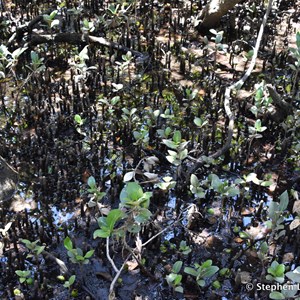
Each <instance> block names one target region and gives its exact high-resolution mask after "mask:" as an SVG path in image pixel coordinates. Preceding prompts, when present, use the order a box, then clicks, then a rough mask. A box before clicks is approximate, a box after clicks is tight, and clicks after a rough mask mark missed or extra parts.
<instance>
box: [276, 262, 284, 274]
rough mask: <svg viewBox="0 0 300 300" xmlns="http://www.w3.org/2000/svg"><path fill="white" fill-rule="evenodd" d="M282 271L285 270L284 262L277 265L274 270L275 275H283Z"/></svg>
mask: <svg viewBox="0 0 300 300" xmlns="http://www.w3.org/2000/svg"><path fill="white" fill-rule="evenodd" d="M284 271H285V265H284V264H280V265H278V266H277V268H276V272H275V273H276V277H281V276H284Z"/></svg>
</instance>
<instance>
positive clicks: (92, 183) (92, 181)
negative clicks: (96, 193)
mask: <svg viewBox="0 0 300 300" xmlns="http://www.w3.org/2000/svg"><path fill="white" fill-rule="evenodd" d="M87 184H88V186H89V187H90V188H95V187H96V180H95V177H93V176H90V177H89V178H88V181H87Z"/></svg>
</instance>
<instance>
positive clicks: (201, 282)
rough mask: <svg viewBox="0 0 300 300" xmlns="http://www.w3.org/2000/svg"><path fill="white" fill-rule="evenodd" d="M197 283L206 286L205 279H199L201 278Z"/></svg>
mask: <svg viewBox="0 0 300 300" xmlns="http://www.w3.org/2000/svg"><path fill="white" fill-rule="evenodd" d="M197 284H198V285H199V286H201V287H204V286H205V281H204V280H203V279H199V280H197Z"/></svg>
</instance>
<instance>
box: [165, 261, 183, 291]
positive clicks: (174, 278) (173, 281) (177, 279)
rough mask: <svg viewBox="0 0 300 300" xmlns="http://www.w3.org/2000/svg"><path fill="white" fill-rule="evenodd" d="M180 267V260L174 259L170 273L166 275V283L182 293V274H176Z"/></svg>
mask: <svg viewBox="0 0 300 300" xmlns="http://www.w3.org/2000/svg"><path fill="white" fill-rule="evenodd" d="M181 268H182V261H176V262H175V264H174V265H173V267H172V270H171V273H170V274H169V275H167V276H166V280H167V282H168V285H169V286H171V287H172V288H173V290H174V291H175V292H179V293H183V287H182V285H181V280H182V275H181V274H178V273H179V272H180V270H181Z"/></svg>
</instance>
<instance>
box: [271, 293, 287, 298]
mask: <svg viewBox="0 0 300 300" xmlns="http://www.w3.org/2000/svg"><path fill="white" fill-rule="evenodd" d="M269 298H270V299H277V300H278V299H285V296H283V295H282V294H281V293H280V292H271V293H270V294H269Z"/></svg>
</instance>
